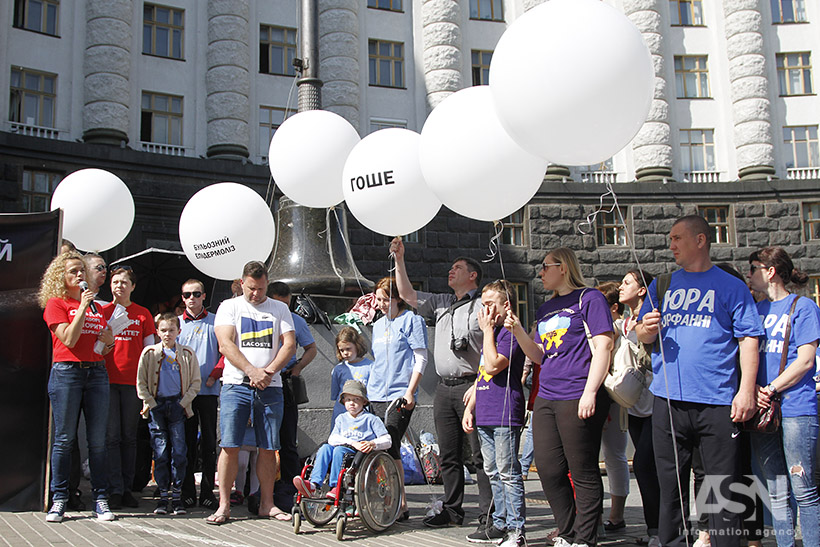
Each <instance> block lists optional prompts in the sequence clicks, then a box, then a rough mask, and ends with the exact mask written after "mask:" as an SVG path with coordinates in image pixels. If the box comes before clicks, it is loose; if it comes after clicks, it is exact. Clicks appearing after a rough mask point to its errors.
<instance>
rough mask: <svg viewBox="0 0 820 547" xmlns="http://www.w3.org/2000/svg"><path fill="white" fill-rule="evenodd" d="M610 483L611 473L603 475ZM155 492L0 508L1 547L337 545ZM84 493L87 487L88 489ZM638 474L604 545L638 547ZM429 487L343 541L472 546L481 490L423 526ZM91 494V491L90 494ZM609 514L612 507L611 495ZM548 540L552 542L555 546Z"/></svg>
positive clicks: (541, 539)
mask: <svg viewBox="0 0 820 547" xmlns="http://www.w3.org/2000/svg"><path fill="white" fill-rule="evenodd" d="M534 475H535V474H534V473H533V474H531V475H530V479H531V480H528V481H526V483H525V485H526V491H527V528H528V531H527V539H528V541H529V544H530V545H539V546H544V545H546V537H547V534H548V533H549V532H550V531H551V530H552V529H553V528H554V523H553V521H552V517H551V512H550V510H549V507H548V506H547V504H546V501H545V499H544V496H543V494H542V492H541V486H540V483H539V482H538V481H537V480H532V478H533V476H534ZM604 481H605V484H606V478H604ZM152 490H153V489H151V488H146V489H145V491H144V492H143V497H142V499H141V504H140V507H139V509H136V510H133V511H134V512H118V516H119V519H118V520H117V521H115V522H97V521H96V520H95V519H93V518H92V517H91V513H90V512H82V513H68V515H69V516H70V518H69V519H67V520H65V521H64V522H62V523H61V524H48V523H46V522H45V515H44V514H43V513H0V545H9V546H15V547H16V546H22V545H35V546H39V545H130V546H133V547H138V546H158V545H162V546H183V545H190V544H197V545H216V546H219V545H224V546H237V547H240V546H270V545H287V546H291V545H302V546H304V547H313V546H332V545H338V542H337V541H336V536H335V533H334V530H333V528H332V527H326V528H321V529H316V528H313V527H312V526H311V525H310V524H303V526H302V533H301V534H300V535H298V536H297V535H295V534H294V533H293V528H292V526H291V524H290V523H284V522H277V521H270V520H262V519H258V518H252V517H250V516H249V514H248V511H247V509H246V508H245V507H237V508H234V511H233V514H232V517H233V519H234V520H232V521H231V522H230V523H228V524H226V525H224V526H219V527H217V526H210V525H207V524H205V520H204V518H205V517H206V516H207V515H208V514H210V511H205V510H203V509H199V508H197V509H193V510H191V511H190V512H189V513H188V515H186V516H184V517H169V516H162V517H158V516H155V515H152V514H150V513H151V511H152V510H153V508H154V500H152V499H151V498H150V496H151V491H152ZM85 491H86V492H88V488H87V486H86V488H85ZM637 491H638V490H637V484H636V483H635V480H634V478H633V479H632V482H631V492H632V493H631V494H630V496H629V498H628V499H627V511H626V521H627V524H628V526H627V528H626V529H625V530H624V531H623V532H622V533H617V534H614V533H610V534H608V535H607V536H606V537H603V538H601V540H600V543H599V545H602V546H634V545H640V543H639V540H640V538H641V537H642V536H643V535H644V534H645V529H644V527H643V524H642V523H643V517H642V512H641V508H640V497H639V496H638V494H637ZM431 492H433V493H436V494H438V495H440V494H441V492H442V489H441V486H437V487H434V489H433V490H432V491H431V490H430V489H429V488H428V487H427V486H411V487H409V488H408V501H409V503H410V510H411V518H410V520H409V521H408V522H406V523H397V524H395V525H394V526H393V527H392V528H390V529H389V530H386V531H385V532H383V533H381V534H373V533H371V532H369V531H368V530H367V529H365V528H364V525H362V524H361V523H360V522H359V521H357V520H353V521H351V524H350V525H349V526H348V529H347V532H346V534H345V542H346V543H350V544H355V545H361V546H382V545H391V544H397V543H400V544H401V546H402V547H427V546H430V547H432V546H437V547H438V546H442V547H447V546H454V545H462V546H463V545H467V542H466V540H465V536H466V535H467V534H468V533H470V532H472V531H473V530H474V529H475V526H476V524H477V518H478V512H477V510H476V506H477V488H476V486H475V485H471V486H468V487H467V492H466V496H465V508H466V510H467V519H465V523H467V524H465V526H461V527H450V528H445V529H436V530H432V529H429V528H426V527H424V525H423V524H422V523H421V520H422V517H423V516H424V512H425V506H426V505H427V504H428V503H429V502H430V498H431ZM86 497H87V495H86ZM604 503H605V511H607V510H608V506H609V502H608V498H607V501H605V502H604ZM550 545H551V544H550ZM764 546H766V547H773V546H774V541H773V540H771V539H767V540H765V541H764Z"/></svg>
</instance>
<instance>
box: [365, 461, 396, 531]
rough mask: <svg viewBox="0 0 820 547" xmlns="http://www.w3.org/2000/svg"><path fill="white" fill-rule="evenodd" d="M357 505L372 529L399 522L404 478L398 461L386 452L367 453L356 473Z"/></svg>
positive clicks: (380, 529)
mask: <svg viewBox="0 0 820 547" xmlns="http://www.w3.org/2000/svg"><path fill="white" fill-rule="evenodd" d="M355 491H356V508H357V509H358V510H359V516H360V517H361V518H362V521H363V522H364V525H365V526H367V528H368V529H369V530H370V531H372V532H381V531H383V530H386V529H387V528H389V527H390V526H392V525H393V523H394V522H396V518H397V517H398V514H399V509H400V507H401V480H400V478H399V471H398V469H397V468H396V463H395V462H394V461H393V458H391V457H390V455H389V454H388V453H387V452H373V453H371V454H368V455H367V457H366V458H365V459H364V461H363V462H362V464H361V466H360V467H359V471H358V473H357V474H356V490H355Z"/></svg>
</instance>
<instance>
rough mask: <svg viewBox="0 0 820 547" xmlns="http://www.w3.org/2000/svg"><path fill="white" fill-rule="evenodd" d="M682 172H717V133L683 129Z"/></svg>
mask: <svg viewBox="0 0 820 547" xmlns="http://www.w3.org/2000/svg"><path fill="white" fill-rule="evenodd" d="M680 165H681V171H683V172H685V173H691V172H693V171H714V170H715V132H714V130H713V129H681V131H680Z"/></svg>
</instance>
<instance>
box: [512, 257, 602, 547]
mask: <svg viewBox="0 0 820 547" xmlns="http://www.w3.org/2000/svg"><path fill="white" fill-rule="evenodd" d="M540 277H541V282H542V283H543V284H544V289H546V290H547V291H552V292H553V297H552V298H551V299H550V300H547V301H546V302H545V303H544V304H543V305H542V306H541V307H540V308H539V309H538V313H537V314H536V327H535V331H534V333H533V336H532V337H531V336H530V335H528V334H527V332H526V331H525V330H524V329H523V327H522V326H521V322H520V321H519V320H518V318H517V317H515V315H513V314H511V313H510V314H508V317H507V321H506V322H505V326H506V327H507V328H509V329H510V330H512V331H513V334H514V335H515V338H516V340H517V341H518V343H519V344H520V345H521V349H523V350H524V353H525V354H526V355H527V356H528V357H529V358H530V359H532V360H533V361H536V362H540V363H541V374H540V377H539V386H538V397H537V398H536V400H535V407H534V409H533V418H532V419H533V444H534V445H535V463H536V465H537V466H538V474H539V477H540V478H541V486H542V487H543V489H544V493H545V494H546V496H547V501H549V504H550V507H552V510H553V514H554V515H555V522H556V524H557V525H558V536H557V537H556V539H555V542H556V543H555V544H556V545H571V544H573V543H574V544H578V545H595V544H596V543H597V540H598V537H597V536H598V518H599V515H600V514H601V510H602V507H603V495H604V487H603V482H602V481H601V473H600V471H599V470H598V453H599V451H600V448H601V431H602V429H603V426H604V421H605V420H606V417H607V413H608V411H609V404H610V400H609V396H608V395H607V394H606V391H605V390H604V389H603V388H602V387H601V386H602V384H603V381H604V376H606V373H607V370H608V369H609V362H610V355H611V352H612V316H611V315H610V313H609V305H608V304H607V301H606V298H605V297H604V295H603V294H601V293H600V292H599V291H597V290H595V289H590V288H587V287H586V286H585V285H584V279H583V276H582V275H581V269H580V267H579V266H578V259H577V258H576V257H575V253H574V252H573V251H572V250H571V249H569V248H567V247H559V248H557V249H555V250H553V251H551V252H550V253H549V254H547V256H546V258H544V262H543V263H542V264H541V272H540ZM587 328H588V329H589V335H590V338H589V339H587ZM569 473H572V482H570V478H569V476H568V474H569ZM573 485H574V486H575V491H574V493H573Z"/></svg>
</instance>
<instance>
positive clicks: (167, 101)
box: [140, 91, 182, 146]
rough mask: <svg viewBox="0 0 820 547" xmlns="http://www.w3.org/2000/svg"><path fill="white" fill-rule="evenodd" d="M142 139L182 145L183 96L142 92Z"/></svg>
mask: <svg viewBox="0 0 820 547" xmlns="http://www.w3.org/2000/svg"><path fill="white" fill-rule="evenodd" d="M140 140H141V141H143V142H155V143H160V144H172V145H176V146H182V97H177V96H175V95H163V94H160V93H150V92H148V91H143V92H142V120H141V123H140Z"/></svg>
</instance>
